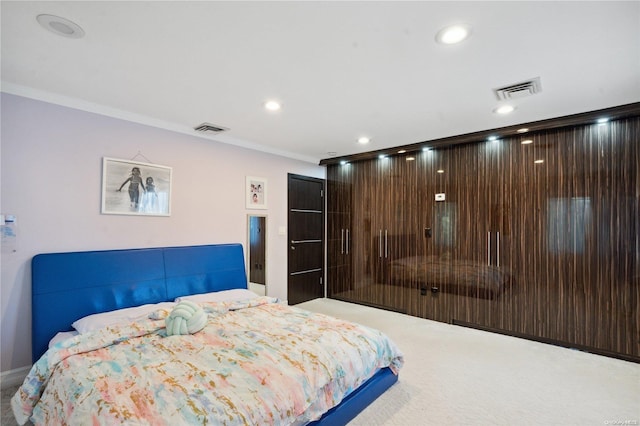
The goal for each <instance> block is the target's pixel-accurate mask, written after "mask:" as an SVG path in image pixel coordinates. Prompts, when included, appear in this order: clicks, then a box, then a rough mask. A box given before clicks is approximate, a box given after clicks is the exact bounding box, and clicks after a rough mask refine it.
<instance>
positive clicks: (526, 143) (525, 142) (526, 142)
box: [520, 139, 533, 145]
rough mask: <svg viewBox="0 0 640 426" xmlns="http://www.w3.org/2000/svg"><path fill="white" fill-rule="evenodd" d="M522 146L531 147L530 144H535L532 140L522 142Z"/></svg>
mask: <svg viewBox="0 0 640 426" xmlns="http://www.w3.org/2000/svg"><path fill="white" fill-rule="evenodd" d="M520 143H521V144H522V145H529V144H530V143H533V141H532V140H531V139H525V140H523V141H522V142H520Z"/></svg>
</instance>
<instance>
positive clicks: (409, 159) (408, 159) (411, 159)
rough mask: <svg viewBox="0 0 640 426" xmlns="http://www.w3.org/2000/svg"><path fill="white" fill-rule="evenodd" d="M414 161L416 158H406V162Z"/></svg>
mask: <svg viewBox="0 0 640 426" xmlns="http://www.w3.org/2000/svg"><path fill="white" fill-rule="evenodd" d="M415 159H416V157H407V161H413V160H415Z"/></svg>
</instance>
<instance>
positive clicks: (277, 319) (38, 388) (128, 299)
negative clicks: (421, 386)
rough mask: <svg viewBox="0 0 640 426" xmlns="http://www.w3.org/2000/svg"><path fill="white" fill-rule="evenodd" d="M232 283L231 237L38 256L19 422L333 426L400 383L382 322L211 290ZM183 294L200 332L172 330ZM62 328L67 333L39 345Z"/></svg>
mask: <svg viewBox="0 0 640 426" xmlns="http://www.w3.org/2000/svg"><path fill="white" fill-rule="evenodd" d="M238 292H239V293H242V292H247V293H249V291H248V290H247V279H246V272H245V265H244V254H243V249H242V246H241V245H240V244H222V245H206V246H188V247H168V248H150V249H128V250H109V251H92V252H75V253H49V254H41V255H37V256H35V257H34V258H33V261H32V312H33V314H32V321H33V324H32V328H33V334H32V340H33V342H32V343H33V354H32V356H33V360H34V362H35V364H34V365H33V367H32V369H31V371H30V373H29V375H28V376H27V378H26V379H25V381H24V382H23V385H22V386H21V387H20V389H19V390H18V392H17V393H16V394H15V395H14V397H13V398H12V400H11V404H12V409H13V411H14V415H15V416H16V419H17V420H18V422H19V423H20V424H24V423H25V422H26V421H27V420H31V421H33V422H34V423H36V424H41V423H42V424H57V423H62V422H64V423H72V424H89V423H92V424H113V423H129V424H130V423H134V424H194V423H195V424H204V423H208V424H229V425H231V424H296V425H297V424H320V425H340V424H346V423H347V422H349V421H350V420H351V419H353V418H354V417H355V416H356V415H357V414H358V413H359V412H360V411H361V410H363V409H364V408H365V407H366V406H367V405H369V404H370V403H371V402H372V401H373V400H375V398H377V397H378V396H379V395H380V394H382V393H383V392H384V391H386V390H387V389H388V388H389V387H391V386H392V385H393V384H394V383H395V382H396V381H397V380H398V371H399V369H400V368H401V366H402V363H403V359H402V354H401V353H400V351H399V350H398V349H397V348H396V347H395V345H394V344H393V342H392V341H391V340H389V339H388V338H387V336H385V335H384V334H382V333H381V332H379V331H377V330H374V329H370V328H368V327H364V326H361V325H358V324H354V323H350V322H346V321H342V320H339V319H337V318H333V317H329V316H326V315H321V314H316V313H312V312H309V311H305V310H302V309H298V308H296V307H295V306H286V305H284V304H282V303H280V302H279V301H278V300H277V299H274V298H270V297H264V296H262V297H258V296H257V295H255V297H245V298H237V299H234V298H229V299H224V298H223V299H220V295H223V294H225V295H226V294H230V293H234V294H235V293H238ZM245 294H246V293H245ZM194 295H195V296H194ZM185 300H186V302H185ZM189 303H190V304H191V305H190V306H195V308H194V309H197V313H198V314H203V315H204V316H205V318H206V320H205V321H204V322H203V325H202V327H203V328H202V329H199V330H195V331H189V332H187V333H182V334H181V333H178V334H177V335H176V334H174V335H169V330H170V328H169V327H168V325H167V324H169V322H168V319H167V318H168V317H169V316H172V315H173V314H175V312H176V311H178V309H177V307H178V305H180V306H182V307H183V306H186V304H189ZM139 309H144V310H145V312H144V314H143V315H140V312H138V310H139ZM129 311H135V312H136V315H137V316H135V319H133V320H131V318H130V317H127V318H129V320H128V321H126V322H122V320H121V319H120V322H118V323H113V324H107V325H104V324H103V323H100V321H102V320H104V317H109V316H110V315H112V314H113V313H114V312H115V313H117V315H119V316H120V317H122V315H123V314H122V312H129ZM130 315H133V314H130ZM95 317H99V318H101V320H100V321H98V322H97V323H98V324H100V325H99V326H98V325H96V321H94V319H95ZM194 317H195V314H194ZM80 319H82V320H80ZM87 319H91V321H89V322H88V323H87V322H84V321H85V320H87ZM72 324H74V327H72ZM81 324H82V327H81ZM87 324H90V325H91V326H92V327H93V328H91V327H88V328H87V329H84V328H83V327H84V326H85V325H87ZM74 328H75V329H74ZM60 333H71V334H67V336H65V338H64V339H60V341H59V342H58V343H55V344H53V345H52V346H51V348H49V344H50V342H51V341H52V339H54V338H55V337H58V336H60ZM69 336H70V337H69Z"/></svg>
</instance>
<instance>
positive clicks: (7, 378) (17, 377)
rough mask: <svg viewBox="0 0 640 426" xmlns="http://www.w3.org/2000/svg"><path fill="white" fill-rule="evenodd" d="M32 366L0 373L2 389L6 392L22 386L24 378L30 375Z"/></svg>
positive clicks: (0, 386)
mask: <svg viewBox="0 0 640 426" xmlns="http://www.w3.org/2000/svg"><path fill="white" fill-rule="evenodd" d="M29 370H31V366H27V367H21V368H16V369H15V370H9V371H3V372H2V373H0V388H1V389H2V390H5V389H7V388H10V387H13V386H18V385H21V384H22V382H23V381H24V378H25V377H27V374H29Z"/></svg>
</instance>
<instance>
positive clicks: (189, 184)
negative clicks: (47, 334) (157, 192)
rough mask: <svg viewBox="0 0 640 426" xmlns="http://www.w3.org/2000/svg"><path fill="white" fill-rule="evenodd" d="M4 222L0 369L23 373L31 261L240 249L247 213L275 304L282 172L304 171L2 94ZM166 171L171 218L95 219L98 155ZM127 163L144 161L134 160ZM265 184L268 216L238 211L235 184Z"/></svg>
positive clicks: (283, 215) (281, 288)
mask: <svg viewBox="0 0 640 426" xmlns="http://www.w3.org/2000/svg"><path fill="white" fill-rule="evenodd" d="M1 96H2V110H1V112H2V130H1V132H2V133H1V137H2V139H1V155H2V163H1V164H2V173H1V188H2V197H1V201H0V209H1V212H2V213H3V214H13V215H15V216H16V218H17V231H18V237H17V244H16V252H15V253H13V252H8V251H7V247H6V246H5V247H4V248H3V251H2V260H1V264H2V282H1V287H2V292H1V299H0V307H1V312H0V314H1V317H2V327H1V332H2V334H1V336H0V338H1V362H0V366H1V370H2V371H3V372H4V371H7V370H12V369H16V368H19V367H24V366H27V365H30V364H31V272H30V262H31V258H32V257H33V256H34V255H36V254H38V253H46V252H65V251H83V250H103V249H120V248H135V247H159V246H177V245H196V244H211V243H228V242H240V243H242V244H243V245H244V246H245V247H246V239H247V229H246V227H247V225H246V223H247V218H246V215H247V214H248V213H250V212H254V213H256V212H257V213H266V214H267V216H268V219H267V221H268V224H267V237H268V241H267V247H268V254H267V273H268V276H267V293H268V294H269V295H271V296H275V297H279V298H282V299H286V297H287V294H286V293H287V281H286V268H287V265H286V258H287V243H286V236H282V235H278V228H279V227H285V226H286V224H287V173H296V174H301V175H306V176H313V177H319V178H324V177H325V169H324V167H320V166H318V165H315V164H311V163H306V162H302V161H298V160H292V159H288V158H284V157H279V156H276V155H271V154H266V153H262V152H258V151H253V150H248V149H244V148H239V147H235V146H231V145H226V144H222V143H217V142H212V141H209V140H204V139H201V138H197V137H192V136H189V135H184V134H179V133H174V132H171V131H167V130H162V129H157V128H152V127H148V126H144V125H140V124H136V123H131V122H127V121H123V120H118V119H113V118H109V117H105V116H101V115H97V114H93V113H88V112H83V111H79V110H74V109H70V108H65V107H60V106H57V105H53V104H48V103H44V102H40V101H35V100H32V99H27V98H23V97H18V96H13V95H8V94H4V93H3V94H2V95H1ZM138 152H140V153H142V154H143V155H144V157H146V158H147V159H148V160H149V162H152V163H155V164H160V165H165V166H170V167H172V168H173V186H172V203H171V204H172V209H171V216H170V217H149V216H145V217H140V216H120V215H103V214H100V201H101V195H100V192H101V180H102V158H103V157H113V158H121V159H126V160H128V159H132V158H133V157H134V156H136V154H138ZM136 160H138V161H142V162H147V161H146V160H145V159H144V158H140V157H139V158H137V159H136ZM247 175H251V176H260V177H265V178H267V180H268V210H262V211H261V210H246V209H245V197H244V186H245V176H247Z"/></svg>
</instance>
